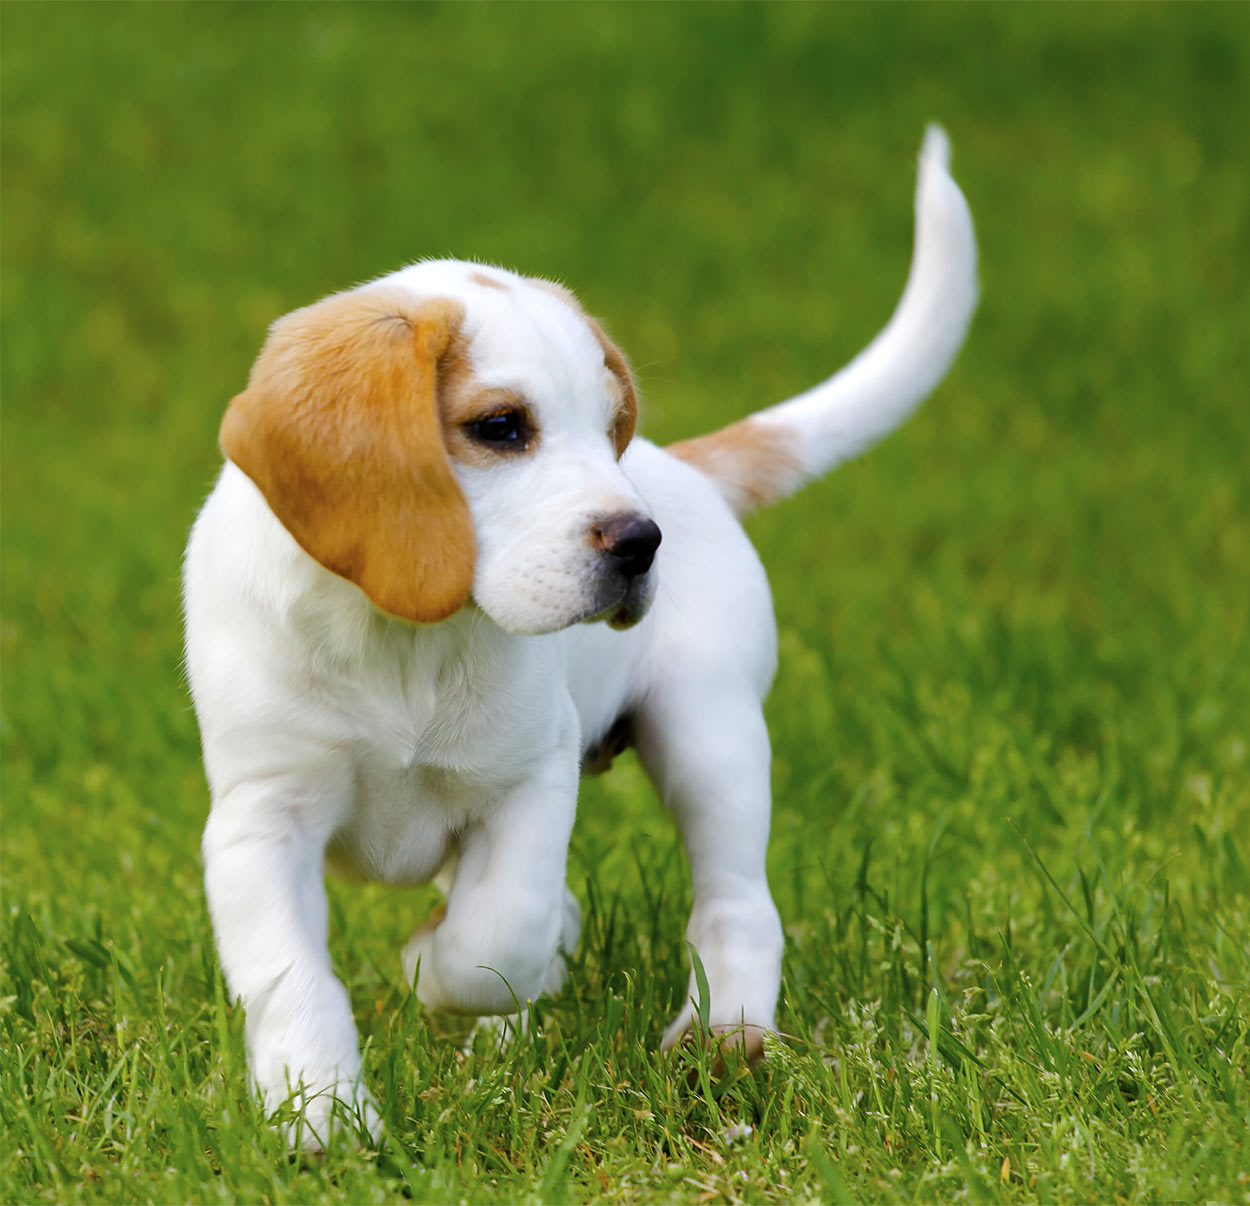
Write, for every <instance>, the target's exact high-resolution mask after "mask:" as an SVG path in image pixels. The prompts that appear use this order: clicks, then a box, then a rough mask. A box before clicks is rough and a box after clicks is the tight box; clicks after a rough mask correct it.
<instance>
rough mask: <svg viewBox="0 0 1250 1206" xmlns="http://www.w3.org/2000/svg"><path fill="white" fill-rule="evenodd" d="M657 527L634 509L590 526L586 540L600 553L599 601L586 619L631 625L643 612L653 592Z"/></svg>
mask: <svg viewBox="0 0 1250 1206" xmlns="http://www.w3.org/2000/svg"><path fill="white" fill-rule="evenodd" d="M660 539H661V536H660V529H659V527H658V526H657V524H656V523H655V521H654V520H652V519H648V518H647V516H645V515H640V514H638V513H637V512H632V511H631V512H625V513H624V514H621V515H613V516H611V517H609V518H608V519H605V520H603V521H602V522H600V523H598V524H596V525H595V526H594V528H592V529H591V533H590V543H591V545H592V546H593V547H595V548H597V549H598V550H599V551H600V553H601V554H602V560H601V565H600V572H601V575H602V576H601V579H600V591H599V595H600V598H599V603H598V605H597V606H596V607H595V609H594V612H593V614H591V615H588V616H587V617H586V619H587V620H606V621H607V623H608V625H609V627H611V628H631V627H633V625H635V624H637V623H638V621H639V620H641V619H642V617H643V616H644V615H646V614H647V608H649V607H650V606H651V597H652V594H653V589H652V582H651V579H650V577H649V576H648V575H649V571H650V569H651V566H652V564H653V563H654V561H655V551H656V549H658V548H659V547H660Z"/></svg>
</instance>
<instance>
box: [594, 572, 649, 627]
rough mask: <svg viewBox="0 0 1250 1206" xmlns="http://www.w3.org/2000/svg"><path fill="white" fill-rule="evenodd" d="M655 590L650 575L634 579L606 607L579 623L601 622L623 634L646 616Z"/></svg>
mask: <svg viewBox="0 0 1250 1206" xmlns="http://www.w3.org/2000/svg"><path fill="white" fill-rule="evenodd" d="M654 596H655V590H654V586H653V582H652V578H651V575H650V574H644V575H643V576H642V577H641V578H635V579H634V580H633V581H632V582H630V583H629V584H628V585H627V586H626V588H625V590H624V592H623V593H622V594H621V595H620V597H619V598H617V599H615V600H614V601H613V602H612V603H610V604H609V605H608V606H606V607H601V608H599V609H598V610H596V611H594V612H592V613H591V614H589V615H586V616H583V617H582V619H581V620H580V621H579V622H580V623H582V624H595V623H598V622H599V621H600V620H602V621H603V622H604V623H605V624H606V625H607V626H608V627H609V628H614V629H616V630H617V631H618V632H623V631H624V630H625V629H626V628H633V626H634V625H635V624H637V623H638V621H639V620H641V619H642V618H643V616H645V615H646V614H647V611H648V610H649V609H650V607H651V600H652V598H653V597H654Z"/></svg>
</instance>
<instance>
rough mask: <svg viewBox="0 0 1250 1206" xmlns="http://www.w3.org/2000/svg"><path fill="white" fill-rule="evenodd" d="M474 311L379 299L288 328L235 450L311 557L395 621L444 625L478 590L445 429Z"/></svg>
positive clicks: (237, 422)
mask: <svg viewBox="0 0 1250 1206" xmlns="http://www.w3.org/2000/svg"><path fill="white" fill-rule="evenodd" d="M463 318H464V309H463V307H462V306H461V305H460V304H459V303H458V302H454V301H451V300H448V299H443V298H439V299H434V300H429V301H420V300H414V299H412V298H409V297H407V296H404V295H400V294H396V293H393V292H392V293H388V292H385V291H381V290H371V291H365V292H359V293H348V294H340V295H338V296H335V297H329V298H326V299H325V300H324V301H320V302H317V303H316V304H315V305H312V306H308V307H306V308H305V309H302V310H296V311H295V312H294V313H292V314H288V315H287V316H286V317H285V318H281V319H279V320H278V321H277V322H276V323H275V324H274V325H273V327H272V329H271V331H270V335H269V339H268V340H267V341H266V343H265V346H264V348H263V349H262V350H261V353H260V356H259V357H258V359H257V361H256V364H255V366H254V367H253V368H252V373H251V376H250V378H249V379H248V385H247V389H245V390H244V391H243V392H242V393H241V394H239V395H238V396H237V397H236V398H235V399H234V400H233V401H232V402H231V403H230V406H229V408H228V409H227V410H226V415H225V418H224V419H223V420H222V424H221V447H222V451H223V452H225V454H226V456H228V457H229V458H230V459H231V460H232V461H233V462H234V463H235V464H236V465H238V467H239V468H240V469H242V470H243V472H244V473H246V474H247V476H248V477H250V478H251V479H252V481H253V482H255V483H256V485H257V487H258V488H259V489H260V492H261V493H262V494H263V495H264V496H265V501H266V502H267V503H268V504H269V507H270V509H271V510H272V511H273V513H274V514H275V515H276V516H277V517H278V519H279V520H280V521H281V522H282V524H283V526H284V527H285V528H286V529H287V531H288V532H290V533H291V535H292V536H293V537H294V538H295V540H296V541H297V543H298V544H299V545H300V547H301V548H302V549H303V550H304V551H305V552H306V553H308V554H309V555H310V556H312V557H314V558H316V560H317V561H319V562H320V563H321V564H322V565H323V566H325V568H326V569H328V570H331V571H333V572H334V573H336V574H338V575H340V576H341V577H344V578H347V579H348V580H349V581H351V582H354V583H355V584H356V585H357V586H359V587H360V589H361V590H363V591H364V592H365V594H366V595H367V596H368V597H369V599H370V600H371V601H372V602H373V603H374V604H375V605H376V606H377V607H380V608H381V609H382V610H383V611H385V612H389V613H390V614H391V615H395V616H400V617H402V618H403V619H406V620H415V621H424V622H431V621H435V620H443V619H446V618H447V617H448V616H450V615H452V614H453V613H454V612H456V611H458V610H459V609H460V607H461V606H463V605H464V603H465V601H466V600H467V599H468V597H469V591H470V588H471V587H472V585H473V563H474V539H473V525H472V521H471V519H470V517H469V508H468V504H467V503H466V502H465V499H464V495H463V494H462V493H461V491H460V486H459V485H458V483H457V482H456V479H455V477H454V476H453V474H452V468H451V461H450V459H449V458H448V455H447V451H446V449H445V447H444V445H443V437H442V430H441V425H440V421H439V411H438V392H439V381H440V376H444V375H446V374H448V373H452V372H464V371H467V360H466V356H465V349H464V345H463V341H462V340H461V338H460V336H459V328H460V324H461V322H462V321H463Z"/></svg>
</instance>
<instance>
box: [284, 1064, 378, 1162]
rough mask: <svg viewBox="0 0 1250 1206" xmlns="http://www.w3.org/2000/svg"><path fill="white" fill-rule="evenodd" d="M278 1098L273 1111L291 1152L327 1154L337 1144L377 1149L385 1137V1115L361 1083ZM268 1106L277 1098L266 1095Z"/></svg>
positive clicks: (305, 1091) (300, 1090) (329, 1087)
mask: <svg viewBox="0 0 1250 1206" xmlns="http://www.w3.org/2000/svg"><path fill="white" fill-rule="evenodd" d="M282 1092H283V1096H281V1097H279V1098H278V1104H277V1107H276V1109H272V1110H271V1111H270V1112H271V1113H272V1115H273V1118H274V1121H275V1122H276V1123H277V1124H278V1127H279V1129H280V1130H281V1131H282V1136H283V1138H284V1139H285V1140H286V1145H287V1147H288V1149H289V1150H290V1151H292V1152H299V1153H300V1154H302V1155H309V1156H320V1155H323V1154H324V1153H325V1152H326V1151H327V1150H328V1148H329V1147H330V1146H331V1144H333V1143H346V1144H361V1145H364V1146H370V1147H371V1146H375V1145H376V1144H377V1143H378V1141H379V1140H380V1139H381V1137H382V1115H381V1114H380V1113H379V1112H378V1108H377V1105H376V1103H375V1102H374V1100H373V1098H372V1097H371V1096H370V1095H369V1093H368V1092H366V1091H365V1090H364V1089H362V1088H361V1087H360V1086H359V1085H358V1084H355V1083H352V1082H341V1083H339V1084H336V1085H329V1086H327V1087H326V1088H324V1089H319V1090H316V1091H313V1090H309V1089H306V1088H304V1087H303V1086H301V1087H300V1088H298V1089H296V1090H294V1091H293V1092H291V1093H289V1094H288V1093H286V1090H285V1086H283V1091H282ZM262 1096H263V1097H264V1098H265V1101H266V1105H267V1106H268V1105H269V1103H270V1101H271V1100H272V1099H273V1097H274V1096H275V1095H274V1094H270V1093H264V1092H263V1091H262Z"/></svg>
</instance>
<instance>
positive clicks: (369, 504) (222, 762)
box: [185, 128, 977, 1146]
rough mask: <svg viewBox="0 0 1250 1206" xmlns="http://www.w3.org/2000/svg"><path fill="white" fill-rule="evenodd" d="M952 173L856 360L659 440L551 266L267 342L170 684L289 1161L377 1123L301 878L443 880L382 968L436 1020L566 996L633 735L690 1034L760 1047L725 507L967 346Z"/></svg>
mask: <svg viewBox="0 0 1250 1206" xmlns="http://www.w3.org/2000/svg"><path fill="white" fill-rule="evenodd" d="M948 160H949V150H948V146H947V143H946V139H945V136H944V135H943V133H942V132H941V131H940V130H939V129H937V128H933V129H931V130H930V131H929V133H928V135H927V137H926V140H925V144H924V148H923V151H922V153H921V159H920V173H919V182H918V185H917V195H916V243H915V251H914V255H913V262H912V268H911V274H910V277H909V279H908V282H907V287H906V290H905V292H904V294H903V297H902V300H901V302H900V303H899V306H898V309H897V311H896V312H895V314H894V316H893V318H892V319H891V321H890V323H889V325H888V326H887V327H886V328H885V329H884V330H883V331H882V332H881V334H880V335H879V336H878V337H877V338H876V340H875V341H874V342H873V343H872V344H871V345H870V346H869V347H868V349H867V350H866V351H864V352H863V353H862V354H861V355H860V356H859V357H857V358H856V359H855V360H854V361H853V362H852V363H851V364H850V365H848V366H847V367H846V368H845V369H843V370H842V371H841V372H839V373H838V374H836V375H835V376H834V377H832V378H830V379H829V380H828V381H826V382H825V383H824V384H822V385H819V386H817V387H816V388H814V389H812V390H810V391H809V392H808V393H805V394H803V395H801V396H800V397H797V398H794V399H792V400H791V401H789V402H785V403H782V404H780V405H778V406H774V407H773V408H771V409H769V410H764V411H761V412H760V413H758V414H756V415H754V416H753V417H751V418H748V419H745V420H743V421H742V422H739V423H736V424H734V425H733V426H731V427H727V428H725V429H724V430H722V431H719V432H716V433H714V434H712V435H707V436H703V437H701V438H698V439H694V440H690V441H687V442H685V443H681V444H676V445H674V446H672V447H670V448H667V449H661V448H658V447H656V446H655V445H653V444H650V443H647V442H646V441H645V440H642V439H640V438H635V436H634V423H635V416H636V410H637V405H636V399H635V393H634V385H633V382H632V380H631V378H630V374H629V370H628V368H627V366H626V362H625V359H624V357H623V356H622V355H621V353H620V351H619V350H618V349H617V348H616V347H615V345H614V344H613V343H612V342H611V341H610V340H609V339H608V338H607V336H606V335H605V334H604V332H603V331H602V330H601V328H600V327H599V326H598V325H597V324H596V323H595V322H594V320H592V319H590V318H588V317H587V316H586V314H585V313H584V312H583V311H582V310H581V308H580V306H579V305H578V303H577V301H576V300H575V299H574V298H573V296H572V295H571V294H570V293H568V292H567V291H566V290H564V289H563V288H561V287H559V286H557V285H553V284H550V283H548V282H546V281H541V280H534V279H529V278H525V277H521V276H517V275H514V274H512V273H509V272H504V271H501V270H499V269H496V268H490V267H484V266H481V265H477V264H472V263H458V262H446V261H434V262H427V263H421V264H417V265H414V266H412V267H409V268H405V269H403V270H401V271H399V272H396V273H394V274H392V275H390V276H387V277H384V278H382V279H381V280H378V281H374V282H371V283H369V284H366V285H363V286H361V287H359V288H356V289H353V290H350V291H348V292H346V293H340V294H336V295H334V296H332V297H329V298H327V299H325V300H324V301H321V302H318V303H317V304H315V305H312V306H309V307H307V308H306V309H303V310H297V311H296V312H295V313H293V314H289V315H287V316H286V317H285V318H282V319H280V320H279V321H278V322H276V323H275V324H274V326H273V328H272V330H271V332H270V335H269V339H268V341H267V342H266V344H265V346H264V349H263V350H262V351H261V353H260V356H259V358H258V360H257V362H256V365H255V367H254V368H253V370H252V373H251V377H250V379H249V381H248V385H247V388H246V389H245V390H244V391H243V392H242V393H241V394H239V395H238V397H236V398H235V399H234V400H233V401H232V402H231V404H230V407H229V409H228V410H227V412H226V416H225V419H224V422H223V424H222V429H221V445H222V448H223V450H224V452H225V454H226V457H227V461H226V464H225V466H224V468H223V470H222V473H221V476H220V479H219V480H218V482H217V484H216V487H215V488H214V490H213V492H212V494H211V495H210V497H209V499H208V501H207V503H206V504H205V506H204V509H203V511H202V512H201V514H200V516H199V519H198V520H197V522H196V524H195V527H194V530H193V531H192V533H191V538H190V543H189V545H188V548H187V554H186V567H185V604H186V634H187V640H186V644H187V668H188V673H189V677H190V682H191V690H192V693H193V696H194V700H195V707H196V711H197V714H198V716H199V722H200V729H201V734H202V738H203V747H204V763H205V766H206V768H207V773H208V780H209V785H210V787H211V791H212V812H211V815H210V816H209V819H208V824H207V827H206V829H205V832H204V847H203V848H204V864H205V881H206V885H207V892H208V900H209V905H210V908H211V911H212V918H213V925H214V928H215V931H216V936H217V945H218V949H219V951H220V955H221V962H222V966H223V968H224V971H225V975H226V979H227V981H228V984H229V987H230V990H231V992H233V993H234V994H236V995H237V996H238V997H239V998H241V1000H242V1003H243V1005H244V1007H245V1009H246V1018H247V1020H246V1030H247V1041H248V1050H249V1055H250V1060H251V1069H252V1074H253V1076H254V1078H255V1081H256V1083H257V1085H258V1087H259V1089H260V1091H261V1093H262V1095H263V1098H264V1101H265V1102H266V1104H267V1105H268V1106H269V1107H271V1108H272V1107H274V1106H277V1105H279V1104H281V1103H282V1102H283V1101H284V1100H285V1099H286V1098H287V1097H288V1095H289V1094H290V1093H292V1092H293V1091H294V1092H296V1093H297V1094H298V1096H299V1097H300V1098H301V1099H302V1101H303V1103H304V1106H305V1122H306V1125H307V1126H308V1127H309V1128H310V1130H311V1132H312V1144H313V1146H320V1145H321V1144H322V1143H323V1142H324V1141H325V1139H326V1137H327V1134H328V1131H329V1129H330V1126H331V1125H332V1122H333V1119H334V1116H335V1110H336V1108H337V1106H336V1103H341V1104H344V1105H346V1106H347V1107H348V1108H349V1109H350V1110H353V1111H354V1112H355V1117H356V1120H357V1121H358V1122H362V1123H363V1124H364V1125H365V1126H366V1127H368V1128H369V1129H371V1130H375V1131H376V1128H377V1121H378V1117H377V1114H376V1111H375V1109H374V1107H373V1105H372V1103H371V1101H370V1099H369V1095H368V1093H367V1091H366V1090H365V1089H364V1088H363V1087H362V1085H361V1083H360V1056H359V1050H358V1043H357V1036H356V1028H355V1026H354V1024H353V1021H352V1012H351V1007H350V1004H349V1002H348V997H347V993H346V991H345V990H344V988H343V985H342V984H341V983H340V982H339V981H338V980H337V979H336V978H335V976H334V973H333V971H332V970H331V966H330V957H329V954H328V951H327V933H326V931H327V920H326V897H325V888H324V874H325V871H326V868H327V867H330V868H332V869H334V870H337V871H340V872H342V873H345V874H348V875H351V876H356V877H361V878H366V879H373V880H382V881H385V882H387V883H391V884H418V883H422V882H425V881H428V880H430V879H432V878H434V877H435V876H436V875H438V874H439V872H440V871H441V872H442V876H441V878H440V882H441V883H443V884H444V885H445V891H446V894H447V896H446V908H445V912H444V913H443V915H442V916H441V917H439V918H438V919H437V920H434V921H431V922H429V923H427V924H426V925H425V926H423V927H422V928H421V929H419V930H418V931H417V933H416V934H415V935H414V936H413V938H412V940H411V941H410V942H409V944H408V946H407V948H406V950H405V952H404V968H405V972H406V974H407V975H408V976H409V977H410V978H411V979H415V983H416V992H417V995H418V996H419V998H420V999H421V1000H422V1001H423V1002H425V1003H426V1004H428V1005H429V1006H432V1007H438V1008H445V1009H453V1010H458V1011H462V1012H464V1013H469V1014H482V1015H489V1014H506V1013H510V1012H512V1011H513V1010H514V1009H515V1007H516V1004H515V1003H516V1002H518V1001H519V1002H522V1003H523V1002H525V1001H527V1000H530V999H532V998H534V997H536V996H538V995H539V994H540V993H543V992H554V991H556V990H558V989H559V987H560V986H561V984H562V982H563V976H564V964H563V960H562V958H561V953H560V952H561V950H568V949H570V948H571V947H572V946H573V944H574V943H575V942H576V941H577V936H578V930H579V926H580V915H579V911H578V907H577V902H576V901H575V899H574V898H573V896H572V895H571V893H569V892H568V891H567V890H566V888H565V865H566V860H567V851H568V842H569V832H570V829H571V828H572V825H573V815H574V809H575V806H576V800H577V785H578V777H579V775H580V774H582V773H583V772H584V771H587V770H592V769H601V767H602V766H603V765H605V764H606V763H607V762H610V760H611V757H612V755H613V754H614V753H615V752H618V751H619V750H620V749H622V748H624V747H625V746H626V745H633V746H635V747H636V748H637V751H638V756H639V757H640V759H641V760H642V764H643V766H645V768H646V770H647V772H648V774H649V775H650V776H651V778H652V779H653V780H654V782H655V784H656V787H657V789H658V790H659V793H660V795H661V796H662V797H663V799H664V801H665V802H666V804H667V805H668V807H669V808H670V809H671V810H672V812H673V813H674V815H675V816H676V818H677V821H678V823H679V825H680V828H681V835H682V839H683V841H684V844H685V848H686V851H687V854H688V856H689V860H690V870H691V875H692V880H693V900H694V907H693V911H692V913H691V916H690V920H689V925H688V927H687V930H686V934H687V937H688V938H689V940H690V942H691V943H692V944H693V946H694V949H695V950H696V951H697V952H698V956H699V959H700V961H701V963H702V966H703V968H704V971H705V973H706V977H707V987H708V994H709V997H710V1025H711V1028H712V1030H713V1031H714V1032H716V1033H719V1034H726V1035H731V1036H733V1041H737V1042H740V1043H741V1044H742V1045H743V1046H744V1047H745V1048H746V1050H747V1052H748V1053H749V1054H751V1055H755V1054H758V1053H759V1051H760V1050H761V1047H762V1036H763V1034H764V1033H765V1032H767V1031H768V1030H769V1029H770V1028H771V1027H772V1026H773V1024H774V1011H775V1009H776V1003H777V994H778V990H779V985H780V977H781V954H782V931H781V924H780V921H779V919H778V915H777V910H776V908H775V907H774V905H773V902H772V898H771V896H770V894H769V890H768V883H767V880H766V877H765V871H764V859H765V849H766V846H767V841H768V827H769V810H770V797H769V761H770V752H769V742H768V734H767V732H766V730H765V727H764V720H763V715H762V710H761V701H762V700H763V699H764V696H765V694H766V693H767V691H768V688H769V684H770V681H771V679H772V676H773V671H774V668H775V663H776V632H775V625H774V621H773V612H772V603H771V599H770V596H769V590H768V583H767V581H766V579H765V576H764V571H763V569H762V567H761V565H760V562H759V560H758V558H757V557H756V554H755V552H754V550H753V549H752V547H751V545H750V543H749V542H748V541H747V538H746V536H745V535H744V534H743V531H742V528H741V527H740V526H739V523H738V520H739V518H741V517H742V516H743V515H745V514H746V513H748V512H749V511H751V510H752V509H754V508H755V507H757V506H760V505H763V504H765V503H768V502H772V501H774V500H776V499H779V498H782V497H784V496H785V495H787V494H789V493H791V492H792V491H794V490H795V489H796V488H797V487H798V486H800V485H801V484H802V483H804V482H806V481H808V480H810V479H811V478H813V477H815V476H817V475H819V474H822V473H825V472H826V471H827V470H829V469H830V468H832V467H833V466H834V465H835V464H837V463H838V462H839V461H842V460H845V459H846V458H847V457H850V456H853V455H855V454H857V453H859V452H860V451H862V450H863V449H865V448H866V447H868V446H869V445H870V444H871V443H872V442H873V441H874V440H876V439H878V438H879V437H881V436H882V435H884V434H886V433H887V432H889V431H890V430H891V429H893V428H894V427H895V426H897V425H898V424H899V423H901V422H902V421H903V420H904V419H905V418H906V416H907V415H908V414H909V413H910V412H911V410H912V409H913V408H914V407H915V406H916V405H917V404H918V403H919V402H920V401H921V400H922V399H923V398H924V396H925V395H926V394H927V393H929V391H930V390H932V389H933V387H934V386H935V385H936V384H937V382H938V381H939V380H940V379H941V377H942V375H943V374H944V373H945V371H946V369H947V367H948V366H949V364H950V362H951V360H952V359H953V357H954V356H955V354H956V352H957V351H958V349H959V347H960V344H961V343H962V341H963V338H964V335H965V332H966V330H967V326H968V323H969V321H970V318H971V316H972V312H973V310H974V308H975V305H976V297H977V283H976V244H975V239H974V236H973V230H972V222H971V218H970V216H969V213H968V208H967V205H966V203H965V201H964V198H963V196H962V194H961V193H960V191H959V189H958V187H957V186H956V185H955V183H954V181H953V180H952V179H951V177H950V175H949V172H948ZM661 533H663V544H661ZM594 621H604V623H596V622H594ZM696 995H697V989H696V986H695V981H694V977H693V975H692V979H691V988H690V996H691V998H692V999H693V998H694V997H695V996H696ZM696 1016H697V1015H696V1014H695V1012H694V1005H693V1003H692V1001H688V1002H687V1004H686V1005H685V1007H683V1008H682V1009H681V1010H680V1012H679V1013H678V1014H677V1017H676V1018H675V1019H674V1020H673V1022H672V1024H671V1025H670V1026H669V1027H668V1030H667V1032H666V1033H665V1036H664V1044H665V1045H668V1044H671V1043H673V1042H674V1041H676V1040H677V1039H679V1038H680V1037H681V1036H682V1035H683V1034H684V1033H686V1032H687V1031H688V1030H689V1029H690V1028H691V1026H692V1021H693V1019H694V1017H696Z"/></svg>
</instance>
